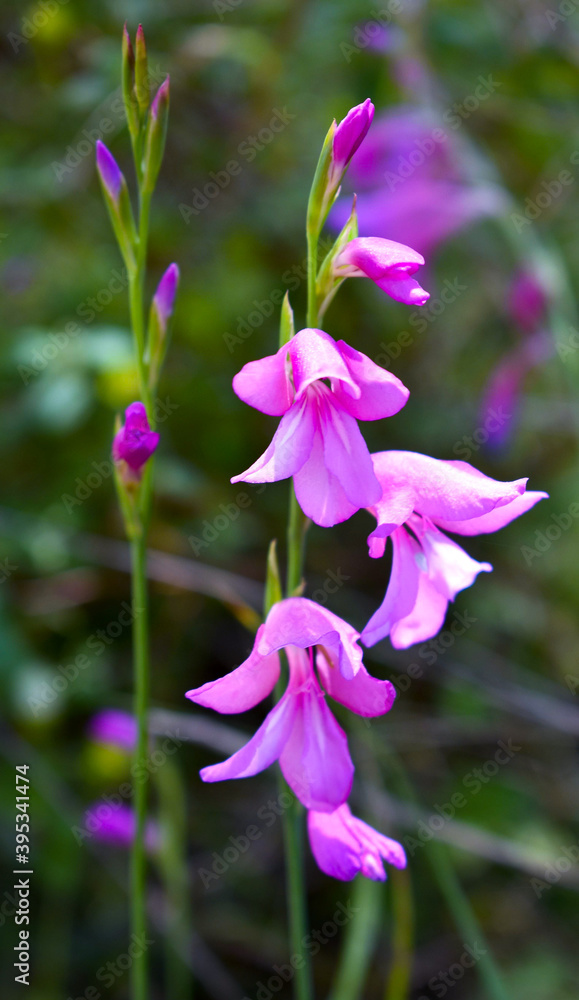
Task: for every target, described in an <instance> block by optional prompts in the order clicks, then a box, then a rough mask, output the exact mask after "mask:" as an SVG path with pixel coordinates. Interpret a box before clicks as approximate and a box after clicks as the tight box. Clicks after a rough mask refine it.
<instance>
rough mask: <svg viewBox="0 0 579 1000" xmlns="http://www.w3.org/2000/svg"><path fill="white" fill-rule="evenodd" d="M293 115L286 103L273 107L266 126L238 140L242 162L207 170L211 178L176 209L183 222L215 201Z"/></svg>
mask: <svg viewBox="0 0 579 1000" xmlns="http://www.w3.org/2000/svg"><path fill="white" fill-rule="evenodd" d="M295 118H296V115H294V114H291V112H289V111H288V109H287V107H285V106H284V107H283V108H281V109H280V108H273V112H272V116H271V118H270V120H269V122H268V123H267V125H264V126H263V128H260V130H259V132H257V133H256V135H248V136H247V137H246V138H245V139H244V140H243V141H242V142H240V143H239V146H238V147H237V153H238V154H239V156H240V157H241V161H244V162H241V161H240V160H236V159H231V160H228V162H227V163H226V164H225V167H224V168H223V169H222V170H217V171H215V170H211V171H210V172H209V177H210V180H209V181H208V182H207V183H206V184H204V185H203V187H202V188H198V187H196V188H193V197H192V199H191V204H190V205H189V204H187V202H183V201H182V202H181V204H180V205H179V212H180V214H181V218H182V219H183V221H184V222H186V223H187V225H189V222H190V221H191V216H192V215H195V216H196V215H199V214H200V213H201V212H202V211H203V210H204V209H205V208H207V206H208V205H209V203H210V202H211V201H214V200H215V198H217V197H218V195H220V194H221V192H222V191H224V190H225V188H227V187H229V185H230V184H231V181H232V180H233V178H234V177H238V176H239V174H240V173H241V172H242V170H243V169H244V166H245V165H247V164H249V163H253V161H254V160H255V158H256V157H257V155H258V153H261V152H262V151H263V150H264V149H266V147H267V146H269V145H270V143H272V142H273V140H274V139H275V137H276V135H279V134H280V132H283V131H284V129H285V128H287V126H288V125H289V123H290V122H292V121H294V119H295Z"/></svg>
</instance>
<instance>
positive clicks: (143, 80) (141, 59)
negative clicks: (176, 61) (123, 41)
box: [135, 24, 151, 122]
mask: <svg viewBox="0 0 579 1000" xmlns="http://www.w3.org/2000/svg"><path fill="white" fill-rule="evenodd" d="M135 50H136V56H135V95H136V98H137V104H138V107H139V111H140V119H141V122H142V121H143V120H144V118H145V116H146V114H147V111H148V110H149V105H150V103H151V90H150V86H149V66H148V60H147V46H146V44H145V33H144V31H143V26H142V25H141V24H140V25H139V27H138V28H137V37H136V40H135Z"/></svg>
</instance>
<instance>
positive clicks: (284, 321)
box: [279, 292, 296, 347]
mask: <svg viewBox="0 0 579 1000" xmlns="http://www.w3.org/2000/svg"><path fill="white" fill-rule="evenodd" d="M295 332H296V330H295V324H294V311H293V309H292V307H291V305H290V300H289V292H286V293H285V295H284V297H283V302H282V306H281V315H280V318H279V346H280V347H283V345H284V344H288V343H289V342H290V340H291V339H292V337H293V335H294V333H295Z"/></svg>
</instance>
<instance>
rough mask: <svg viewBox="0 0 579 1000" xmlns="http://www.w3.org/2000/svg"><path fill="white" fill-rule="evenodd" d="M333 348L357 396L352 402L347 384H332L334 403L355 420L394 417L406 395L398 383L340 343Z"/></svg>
mask: <svg viewBox="0 0 579 1000" xmlns="http://www.w3.org/2000/svg"><path fill="white" fill-rule="evenodd" d="M337 347H338V349H339V351H340V354H341V355H342V358H343V359H344V362H345V364H346V366H347V368H348V371H349V372H350V375H351V377H352V379H353V381H354V382H355V384H356V385H357V386H358V387H359V389H360V395H359V396H358V397H357V398H354V397H353V396H352V393H351V391H350V388H349V386H348V384H347V383H342V382H340V381H338V380H336V381H335V382H334V381H333V382H332V388H333V390H334V393H333V396H334V399H335V400H336V401H337V402H339V403H340V405H341V406H343V407H344V409H345V410H347V411H348V413H350V414H351V415H352V416H353V417H355V418H356V420H382V419H383V418H384V417H392V416H394V414H395V413H398V412H399V410H401V409H402V407H403V406H404V405H405V404H406V402H407V400H408V397H409V395H410V391H409V390H408V389H407V388H406V386H405V385H404V384H403V383H402V382H401V381H400V379H399V378H396V376H395V375H393V374H392V372H389V371H386V369H384V368H380V366H379V365H376V364H374V362H373V361H371V360H370V358H368V357H366V355H365V354H362V353H361V352H360V351H356V350H354V348H353V347H350V346H349V344H346V343H345V342H344V341H343V340H339V341H338V343H337Z"/></svg>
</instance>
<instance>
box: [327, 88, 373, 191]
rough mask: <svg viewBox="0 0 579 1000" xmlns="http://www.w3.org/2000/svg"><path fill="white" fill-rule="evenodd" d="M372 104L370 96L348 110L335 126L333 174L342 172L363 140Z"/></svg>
mask: <svg viewBox="0 0 579 1000" xmlns="http://www.w3.org/2000/svg"><path fill="white" fill-rule="evenodd" d="M373 117H374V105H373V104H372V101H371V100H370V98H367V100H365V101H364V103H363V104H358V105H357V107H355V108H352V110H351V111H348V114H347V115H346V117H345V118H344V119H343V121H341V122H340V124H339V125H338V126H337V127H336V131H335V133H334V141H333V146H332V160H333V168H334V172H335V174H342V173H343V172H344V170H345V169H346V167H347V166H348V164H349V162H350V160H351V159H352V157H353V155H354V153H355V152H356V150H357V149H358V146H359V145H360V144H361V143H362V142H363V140H364V138H365V136H366V133H367V131H368V129H369V128H370V125H371V124H372V119H373Z"/></svg>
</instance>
